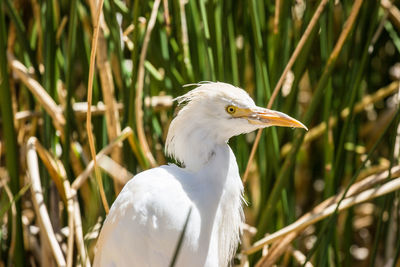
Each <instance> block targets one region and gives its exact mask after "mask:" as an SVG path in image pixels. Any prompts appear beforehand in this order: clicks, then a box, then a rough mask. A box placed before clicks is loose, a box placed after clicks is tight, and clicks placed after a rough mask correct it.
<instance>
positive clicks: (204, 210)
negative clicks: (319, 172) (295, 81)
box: [94, 82, 307, 267]
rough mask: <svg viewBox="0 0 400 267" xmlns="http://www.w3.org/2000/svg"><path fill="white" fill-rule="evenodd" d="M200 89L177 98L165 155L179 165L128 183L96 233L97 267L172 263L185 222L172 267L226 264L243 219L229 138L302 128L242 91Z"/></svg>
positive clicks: (154, 266)
mask: <svg viewBox="0 0 400 267" xmlns="http://www.w3.org/2000/svg"><path fill="white" fill-rule="evenodd" d="M197 86H198V87H197V88H195V89H193V90H192V91H190V92H188V93H187V94H185V95H183V96H180V97H178V98H177V101H178V104H179V107H180V110H179V111H178V113H177V115H176V117H175V118H174V119H173V121H172V122H171V125H170V127H169V131H168V136H167V140H166V147H165V149H166V153H167V154H168V155H170V156H172V157H173V158H175V159H176V160H177V161H178V162H180V164H181V165H182V166H183V167H182V168H180V167H178V166H177V165H174V164H169V165H164V166H161V167H157V168H154V169H151V170H147V171H144V172H142V173H139V174H138V175H136V176H135V177H134V178H133V179H131V180H130V181H129V182H128V183H127V184H126V185H125V187H124V188H123V190H122V191H121V193H120V194H119V195H118V197H117V199H116V200H115V202H114V203H113V205H112V207H111V209H110V213H109V214H108V216H107V218H106V220H105V222H104V225H103V228H102V230H101V233H100V236H99V239H98V242H97V251H96V253H95V254H96V255H95V260H94V266H95V267H99V266H102V267H103V266H106V267H111V266H115V267H125V266H129V267H130V266H140V267H145V266H152V267H158V266H169V265H170V263H171V261H172V259H173V256H174V253H175V250H176V248H177V244H178V241H179V238H180V235H181V233H182V231H183V229H184V226H185V222H186V219H188V223H187V226H186V228H185V234H184V239H183V242H182V244H181V247H180V249H179V251H178V252H179V253H178V257H177V260H176V263H175V266H182V267H187V266H191V267H195V266H209V267H217V266H228V265H229V263H230V261H231V259H232V257H233V256H234V253H235V251H236V249H237V246H238V244H239V241H240V228H241V224H242V223H243V219H244V218H243V217H244V216H243V210H242V202H243V201H242V194H243V184H242V181H241V179H240V176H239V170H238V165H237V163H236V159H235V155H234V154H233V152H232V150H231V149H230V147H229V146H228V144H227V143H228V140H229V139H230V138H231V137H232V136H236V135H239V134H242V133H248V132H251V131H254V130H256V129H258V128H264V127H269V126H273V125H275V126H286V127H300V128H304V129H307V128H306V127H305V126H304V125H303V124H302V123H301V122H299V121H297V120H295V119H293V118H291V117H289V116H287V115H285V114H283V113H281V112H278V111H273V110H269V109H265V108H261V107H257V106H256V105H255V103H254V101H253V100H252V99H251V98H250V96H249V95H248V94H247V93H246V92H245V91H244V90H242V89H240V88H237V87H234V86H232V85H229V84H226V83H221V82H215V83H214V82H207V83H200V84H198V85H197ZM189 210H190V211H191V212H190V213H189ZM188 214H190V216H189V217H188Z"/></svg>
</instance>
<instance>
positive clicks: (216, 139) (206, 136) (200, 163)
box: [166, 113, 229, 172]
mask: <svg viewBox="0 0 400 267" xmlns="http://www.w3.org/2000/svg"><path fill="white" fill-rule="evenodd" d="M186 115H187V114H185V113H183V114H179V116H177V117H176V118H175V119H174V120H173V121H172V122H171V125H170V128H169V131H168V136H167V141H166V153H167V154H168V155H169V156H172V157H173V158H175V159H176V160H177V161H178V162H180V163H181V164H182V165H183V166H184V167H185V169H187V170H190V171H195V172H196V171H198V170H200V169H202V168H203V167H205V166H206V165H207V163H208V162H209V160H210V159H211V158H212V157H213V156H215V154H216V153H217V152H223V151H224V150H226V149H229V147H228V145H227V141H228V140H227V138H223V137H221V135H218V131H216V130H215V129H217V128H218V125H212V124H207V123H202V122H201V121H199V120H196V118H192V119H190V118H186ZM221 155H223V154H221Z"/></svg>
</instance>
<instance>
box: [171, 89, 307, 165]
mask: <svg viewBox="0 0 400 267" xmlns="http://www.w3.org/2000/svg"><path fill="white" fill-rule="evenodd" d="M176 100H177V101H178V112H177V113H176V116H175V118H174V119H173V121H172V122H171V125H170V128H169V131H168V136H167V142H166V151H167V154H169V155H171V156H173V157H175V158H176V159H177V160H178V161H181V162H185V158H186V156H185V155H183V154H185V153H184V151H186V152H187V151H188V147H193V146H196V145H200V146H201V148H200V149H201V150H204V151H202V153H203V154H207V153H205V152H207V151H206V150H207V149H208V150H210V149H209V148H208V146H213V145H215V144H222V143H226V142H227V141H228V140H229V138H231V137H233V136H236V135H239V134H243V133H248V132H251V131H254V130H256V129H259V128H265V127H270V126H284V127H292V128H304V129H306V130H307V127H306V126H304V125H303V124H302V123H301V122H299V121H298V120H296V119H294V118H292V117H290V116H288V115H286V114H284V113H282V112H278V111H274V110H270V109H266V108H262V107H258V106H256V104H255V103H254V101H253V99H251V97H250V96H249V95H248V94H247V92H246V91H244V90H243V89H240V88H238V87H235V86H232V85H230V84H226V83H221V82H207V83H200V84H198V87H197V88H195V89H193V90H191V91H189V92H188V93H186V94H185V95H183V96H180V97H178V98H176ZM189 151H190V149H189ZM189 153H190V152H189Z"/></svg>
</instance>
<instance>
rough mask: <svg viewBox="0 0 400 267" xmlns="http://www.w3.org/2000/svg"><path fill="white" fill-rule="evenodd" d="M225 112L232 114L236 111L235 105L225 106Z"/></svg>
mask: <svg viewBox="0 0 400 267" xmlns="http://www.w3.org/2000/svg"><path fill="white" fill-rule="evenodd" d="M225 110H226V112H228V113H229V114H234V113H235V112H236V107H235V106H227V107H226V108H225Z"/></svg>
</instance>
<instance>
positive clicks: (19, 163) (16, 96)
mask: <svg viewBox="0 0 400 267" xmlns="http://www.w3.org/2000/svg"><path fill="white" fill-rule="evenodd" d="M155 3H156V4H158V3H159V5H155ZM97 4H98V3H97V2H96V1H92V0H88V1H80V0H71V1H53V0H46V1H44V0H43V1H37V0H32V1H26V0H17V1H11V0H3V1H0V71H1V72H0V105H1V120H0V125H1V127H0V129H1V131H0V178H1V180H0V205H1V208H0V215H1V217H0V222H1V224H0V225H1V227H0V266H25V265H32V266H34V265H40V266H52V265H55V264H56V262H58V263H59V262H63V261H62V259H61V258H60V257H64V258H65V262H66V264H67V265H68V266H75V265H78V264H81V265H89V261H90V258H91V257H92V256H93V249H94V245H95V243H96V238H97V235H98V232H99V227H100V226H101V222H102V220H103V219H104V217H105V209H104V208H103V204H102V201H101V197H100V193H99V192H100V191H99V186H98V185H99V184H100V187H101V188H104V193H105V198H106V199H105V200H106V201H107V202H108V203H109V204H111V203H112V202H113V200H114V199H115V198H116V196H117V195H118V193H119V191H120V190H121V187H122V186H123V184H124V183H125V182H126V181H127V179H129V178H130V177H131V176H132V175H134V174H136V173H138V172H140V171H142V170H145V169H147V168H150V167H152V166H156V165H161V164H165V163H166V162H168V161H169V160H170V159H168V158H166V157H165V156H164V154H163V147H164V143H165V137H166V133H167V129H168V125H169V122H170V120H171V118H172V117H173V114H174V105H173V103H172V98H174V97H176V96H179V95H182V94H184V93H185V92H186V91H187V90H189V89H188V88H187V87H183V85H184V84H189V83H196V82H199V81H223V82H228V83H231V84H234V85H236V86H240V87H242V88H244V89H245V90H246V91H248V92H249V94H250V95H251V96H252V97H253V98H254V99H255V101H256V103H257V104H258V105H260V106H267V105H268V106H270V107H271V108H273V109H277V110H280V111H282V112H285V113H287V114H289V115H291V116H293V117H295V118H298V119H299V120H300V121H302V122H304V123H305V124H306V125H307V127H308V128H309V129H310V130H309V132H307V133H306V132H302V131H293V130H291V129H280V128H269V129H266V130H264V131H262V132H259V134H258V136H257V133H251V134H248V135H246V136H239V137H235V138H233V139H232V140H230V145H231V147H232V149H233V150H234V152H235V154H236V157H237V161H238V164H239V168H240V172H241V173H242V174H243V175H244V176H245V177H246V178H245V198H246V200H247V202H248V203H249V204H248V206H246V207H245V213H246V223H247V224H248V226H245V227H244V233H243V238H242V239H243V242H242V245H241V247H240V249H239V250H238V253H237V256H236V257H235V260H234V264H241V265H242V266H243V265H244V264H247V263H248V264H250V266H269V265H272V264H278V265H283V266H297V265H305V264H310V263H311V264H313V265H315V266H355V265H357V266H383V265H384V264H385V266H400V259H399V255H400V253H399V252H400V229H399V227H400V207H399V205H400V204H399V191H398V187H397V184H398V180H397V179H399V178H398V177H399V176H400V171H399V169H398V164H399V154H400V136H399V129H400V128H399V108H398V105H399V79H400V74H399V73H400V66H399V63H398V62H399V59H400V56H399V55H400V38H399V31H400V16H399V15H398V14H400V13H399V9H398V7H397V6H398V2H395V4H391V3H390V2H388V1H363V0H355V1H348V0H343V1H333V0H331V1H325V0H322V1H316V0H315V1H303V0H300V1H288V0H275V1H272V0H267V1H260V0H249V1H223V0H221V1H218V0H199V1H193V0H189V1H184V0H170V1H168V0H162V1H160V2H159V1H157V0H156V1H138V0H112V1H110V0H105V1H104V5H103V8H102V13H101V16H100V20H99V21H97V20H96V12H97ZM152 15H153V18H154V25H151V23H150V21H151V17H152ZM313 18H314V22H315V23H312V21H313ZM94 25H98V26H99V37H98V42H97V46H96V48H97V50H96V64H95V69H94V70H95V71H94V76H93V85H92V86H91V88H92V90H93V91H92V93H93V94H92V104H93V105H92V106H93V108H92V118H91V122H92V127H91V129H92V133H93V137H94V144H95V147H96V149H97V152H99V151H100V150H101V152H100V153H98V156H97V158H96V159H97V165H99V166H100V168H101V170H102V172H101V180H102V185H101V183H98V182H96V179H95V178H94V173H93V174H92V170H93V162H91V161H90V159H91V158H92V156H91V154H90V149H89V141H88V138H89V136H88V131H87V130H86V127H85V123H86V122H85V119H86V111H87V101H88V89H87V87H88V81H89V80H88V79H89V65H90V59H91V52H92V49H93V43H92V40H93V33H94ZM285 68H286V69H285ZM284 72H285V75H282V73H284ZM271 96H273V97H272V98H271ZM127 127H129V128H127ZM31 136H35V137H36V138H37V139H30V140H31V141H30V142H29V144H30V145H27V144H28V139H29V138H30V137H31ZM123 140H126V141H128V142H123ZM109 144H111V145H109ZM42 146H43V147H44V149H43V147H42ZM27 151H30V152H32V151H36V152H37V154H38V155H39V157H40V163H39V171H40V172H39V173H40V180H39V182H40V183H38V180H37V179H38V177H39V176H36V172H34V171H33V169H32V168H35V167H34V166H36V165H35V164H36V163H35V162H34V161H29V162H28V163H27V160H29V159H32V156H29V157H27ZM252 151H253V153H252ZM30 152H29V153H30ZM105 154H109V157H106V156H104V155H105ZM30 155H33V154H30ZM250 155H251V156H250ZM253 156H254V158H253ZM32 166H33V167H32ZM246 170H247V171H246ZM388 170H389V171H388ZM245 172H246V173H245ZM388 182H390V183H388ZM31 184H33V185H35V186H36V185H38V184H39V185H40V184H41V186H42V191H43V199H44V203H43V205H45V206H42V209H39V208H37V207H36V204H35V203H36V202H35V201H37V199H39V198H38V195H37V194H40V193H38V192H36V191H34V189H33V188H34V187H33V186H32V187H31V190H30V191H26V188H27V187H30V185H31ZM389 186H392V187H391V188H389ZM372 189H375V191H374V190H372ZM369 190H370V191H369ZM343 192H345V193H343ZM378 196H379V197H378ZM327 199H328V200H327ZM330 201H331V202H330ZM339 203H342V204H339ZM43 207H44V209H43ZM324 212H326V213H324ZM46 218H50V221H51V225H48V224H46V223H45V222H46ZM292 223H295V224H292ZM291 224H292V225H291ZM288 225H291V226H289V227H288V228H284V227H285V226H288ZM50 228H52V229H50ZM282 228H283V230H282V231H278V230H280V229H282ZM53 232H54V237H55V238H56V239H54V240H57V242H55V243H54V242H48V240H53V239H52V238H53V235H52V233H53ZM74 239H75V242H73V241H74ZM55 246H56V247H57V249H55ZM58 246H59V247H60V249H61V251H62V252H63V254H62V255H58V254H55V252H54V251H58ZM306 261H308V262H306Z"/></svg>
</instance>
